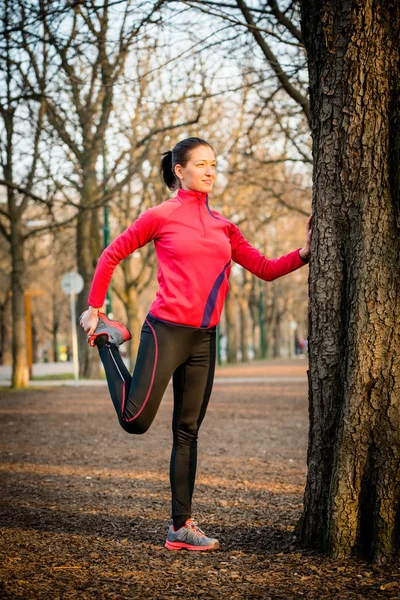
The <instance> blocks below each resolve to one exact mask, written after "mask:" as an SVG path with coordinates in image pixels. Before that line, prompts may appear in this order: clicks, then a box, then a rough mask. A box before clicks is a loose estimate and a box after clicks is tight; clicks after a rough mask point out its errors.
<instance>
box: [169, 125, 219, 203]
mask: <svg viewBox="0 0 400 600" xmlns="http://www.w3.org/2000/svg"><path fill="white" fill-rule="evenodd" d="M198 146H208V147H209V148H211V150H212V151H213V152H214V150H213V147H212V146H211V144H209V143H208V142H206V141H205V140H202V139H201V138H198V137H190V138H186V139H185V140H182V141H181V142H178V143H177V144H176V146H174V148H173V149H172V150H167V151H166V152H163V153H162V159H161V165H160V173H161V175H162V178H163V179H164V181H165V183H166V185H167V187H168V189H169V190H171V192H172V191H174V190H176V189H177V188H179V186H180V181H179V179H178V177H177V176H176V175H175V171H174V169H175V166H176V165H181V166H182V167H186V165H187V162H188V160H189V155H190V153H191V151H192V150H194V149H195V148H197V147H198Z"/></svg>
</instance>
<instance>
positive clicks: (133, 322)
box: [125, 286, 141, 372]
mask: <svg viewBox="0 0 400 600" xmlns="http://www.w3.org/2000/svg"><path fill="white" fill-rule="evenodd" d="M126 296H127V299H126V303H125V309H126V314H127V317H128V329H129V331H130V332H131V335H132V339H131V340H130V342H129V367H130V370H131V371H132V372H133V369H134V368H135V363H136V357H137V352H138V348H139V342H140V331H141V323H140V320H139V318H138V301H139V298H138V294H137V291H136V289H135V287H134V286H129V288H128V290H127V292H126Z"/></svg>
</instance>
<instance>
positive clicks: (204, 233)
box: [198, 196, 207, 238]
mask: <svg viewBox="0 0 400 600" xmlns="http://www.w3.org/2000/svg"><path fill="white" fill-rule="evenodd" d="M198 200H199V202H198V207H199V218H200V222H201V224H202V225H203V237H204V238H206V237H207V230H206V226H205V225H204V221H203V217H202V216H201V200H200V196H199V198H198Z"/></svg>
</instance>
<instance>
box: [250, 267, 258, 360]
mask: <svg viewBox="0 0 400 600" xmlns="http://www.w3.org/2000/svg"><path fill="white" fill-rule="evenodd" d="M258 281H259V279H257V277H256V276H255V275H253V276H252V283H251V291H250V296H249V310H250V315H251V338H252V344H253V349H254V358H256V359H259V358H261V331H260V299H259V290H258V287H259V284H258ZM257 331H258V332H259V336H258V339H257Z"/></svg>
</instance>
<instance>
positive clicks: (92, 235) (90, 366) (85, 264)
mask: <svg viewBox="0 0 400 600" xmlns="http://www.w3.org/2000/svg"><path fill="white" fill-rule="evenodd" d="M96 193H97V181H96V173H95V171H94V169H89V168H88V171H87V173H85V177H84V184H83V188H82V205H83V206H90V204H92V203H93V200H92V199H93V198H94V197H95V196H96ZM95 225H96V227H97V228H98V226H97V215H96V213H95V211H90V210H86V211H85V210H83V211H80V212H79V214H78V224H77V264H78V272H79V274H80V275H81V276H82V277H83V281H84V287H83V290H82V292H81V293H80V294H79V296H78V302H77V318H79V315H81V314H82V312H83V311H84V310H86V309H87V307H88V296H89V291H90V286H91V283H92V279H93V274H94V270H95V265H96V262H97V260H98V258H99V255H100V248H99V240H98V232H96V227H95ZM78 332H79V333H78V344H79V370H80V374H81V376H83V377H87V378H89V379H98V378H99V376H100V362H99V357H98V354H97V352H93V348H91V347H90V346H89V345H88V343H87V336H86V334H85V332H84V331H83V330H82V329H81V328H80V327H79V328H78Z"/></svg>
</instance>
